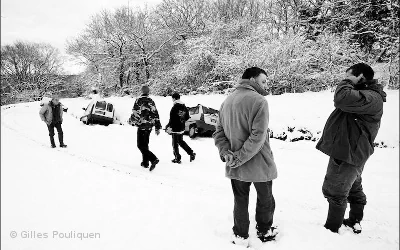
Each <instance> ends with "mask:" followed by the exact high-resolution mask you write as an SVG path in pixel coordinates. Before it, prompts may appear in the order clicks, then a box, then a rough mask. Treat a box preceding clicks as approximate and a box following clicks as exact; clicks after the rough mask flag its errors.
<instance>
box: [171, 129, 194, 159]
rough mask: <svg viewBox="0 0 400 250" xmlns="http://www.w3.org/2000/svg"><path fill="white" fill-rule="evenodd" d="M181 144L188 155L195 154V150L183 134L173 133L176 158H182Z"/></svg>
mask: <svg viewBox="0 0 400 250" xmlns="http://www.w3.org/2000/svg"><path fill="white" fill-rule="evenodd" d="M179 146H181V147H182V148H183V150H185V151H186V153H187V154H188V155H192V154H193V150H192V149H191V148H190V147H189V145H187V144H186V142H185V141H184V140H183V134H176V133H173V134H172V148H173V150H174V156H175V159H176V160H180V159H181V155H180V154H179Z"/></svg>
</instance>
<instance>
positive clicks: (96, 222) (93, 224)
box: [1, 91, 399, 250]
mask: <svg viewBox="0 0 400 250" xmlns="http://www.w3.org/2000/svg"><path fill="white" fill-rule="evenodd" d="M108 99H109V100H112V101H113V102H114V104H115V106H116V109H117V110H118V112H119V113H120V116H121V118H122V120H123V121H126V120H127V119H128V117H129V115H130V112H131V109H132V106H133V103H134V99H132V98H129V97H123V98H117V97H113V98H108ZM224 99H225V96H222V95H211V96H202V95H200V96H183V97H182V100H183V101H184V102H185V103H186V104H187V105H188V106H194V105H196V104H198V103H201V104H204V105H207V106H210V107H212V108H216V109H218V108H219V106H220V104H221V103H222V101H223V100H224ZM267 99H268V101H269V107H270V127H271V129H272V130H274V131H284V130H285V129H287V127H288V126H290V127H298V128H300V127H303V128H307V129H308V130H309V131H312V132H313V133H317V132H318V131H321V130H322V129H323V126H324V124H325V121H326V118H327V117H328V116H329V114H330V113H331V111H332V110H333V102H332V99H333V93H331V92H329V91H327V92H321V93H303V94H285V95H280V96H268V97H267ZM154 100H155V103H156V105H157V108H158V109H159V112H160V116H161V122H162V125H163V126H165V124H166V122H167V120H168V114H169V110H170V108H171V106H172V101H171V98H170V97H154ZM62 103H64V104H65V105H66V106H68V107H69V109H68V112H67V113H66V114H65V116H64V123H63V129H64V134H65V142H66V144H68V148H66V149H60V148H56V149H51V148H50V147H49V140H48V131H47V128H46V126H45V124H44V123H43V122H42V121H41V120H40V118H39V115H38V111H39V104H38V102H34V103H22V104H18V105H10V106H5V107H2V111H1V210H2V213H1V248H2V249H41V250H42V249H51V250H52V249H68V250H70V249H85V250H86V249H96V250H97V249H149V250H150V249H151V250H152V249H156V250H158V249H160V250H163V249H171V250H172V249H174V250H177V249H185V250H187V249H218V250H227V249H242V247H240V246H235V245H233V244H231V243H230V235H231V228H232V225H233V218H232V208H233V194H232V191H231V187H230V182H229V179H227V178H225V177H224V164H223V163H222V162H221V161H220V159H219V156H218V153H217V149H216V148H215V146H214V142H213V140H212V138H206V137H199V138H196V139H194V140H191V139H189V138H188V137H187V136H185V140H186V141H187V142H188V144H189V145H190V146H191V147H192V148H193V149H194V151H195V152H196V153H197V158H196V160H195V161H194V162H191V163H190V162H189V157H188V156H187V155H185V154H184V153H183V154H182V156H183V162H182V164H181V165H176V164H173V163H171V161H170V160H171V159H172V158H173V154H172V146H171V138H170V136H169V135H167V134H166V133H161V134H160V135H159V136H156V135H155V134H154V133H153V134H152V135H151V140H150V148H151V149H152V151H153V152H154V153H155V154H156V155H157V156H158V158H160V163H159V165H157V167H156V169H155V170H154V171H153V172H149V171H148V170H147V169H143V168H141V167H140V161H141V159H140V157H141V156H140V152H139V150H138V149H137V148H136V128H134V127H132V126H128V125H123V126H121V125H110V126H108V127H105V126H100V125H94V126H86V125H84V124H83V123H81V122H80V121H79V120H78V119H77V118H79V116H80V115H81V114H82V113H83V110H82V107H84V106H86V105H87V104H88V103H89V100H85V99H83V98H82V99H65V100H62ZM56 139H57V136H56ZM377 141H381V142H384V143H385V144H387V145H388V146H389V147H388V148H376V149H375V153H374V155H372V156H371V158H370V159H369V161H368V162H367V164H366V166H365V170H364V173H363V186H364V191H365V193H366V195H367V199H368V204H367V206H366V208H365V217H364V220H363V222H362V225H363V232H362V234H360V235H354V234H353V233H352V232H350V231H349V230H347V229H344V228H342V229H341V230H340V234H339V235H337V234H333V233H330V232H329V231H327V230H325V229H324V228H323V224H324V222H325V219H326V213H327V209H328V204H327V202H326V200H325V198H324V197H323V195H322V192H321V185H322V181H323V178H324V175H325V171H326V165H327V162H328V157H327V156H325V155H323V154H322V153H320V152H319V151H317V150H316V149H315V143H316V142H313V141H299V142H288V141H281V140H276V139H271V147H272V150H273V152H274V156H275V160H276V163H277V167H278V178H277V179H276V180H275V181H274V185H273V189H274V191H273V193H274V196H275V199H276V211H275V216H274V221H275V224H276V225H278V226H279V228H280V234H279V236H278V238H277V240H276V241H275V242H269V243H266V244H262V243H261V242H260V241H259V240H258V239H257V238H256V236H255V229H254V226H255V220H254V215H255V203H256V193H255V190H254V188H252V189H251V193H250V194H251V197H250V205H249V212H250V217H251V225H250V242H251V245H252V247H253V248H254V249H260V250H261V249H335V250H336V249H352V250H354V249H398V248H399V235H398V234H399V92H398V91H388V102H387V103H386V104H385V107H384V116H383V118H382V126H381V130H380V132H379V134H378V137H377ZM88 233H92V234H91V235H88ZM88 236H91V237H92V238H81V237H88ZM13 237H14V238H13Z"/></svg>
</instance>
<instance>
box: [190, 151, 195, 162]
mask: <svg viewBox="0 0 400 250" xmlns="http://www.w3.org/2000/svg"><path fill="white" fill-rule="evenodd" d="M195 158H196V153H192V154H191V155H190V162H192V161H194V159H195Z"/></svg>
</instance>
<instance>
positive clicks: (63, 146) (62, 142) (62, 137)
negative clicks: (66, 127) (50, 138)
mask: <svg viewBox="0 0 400 250" xmlns="http://www.w3.org/2000/svg"><path fill="white" fill-rule="evenodd" d="M58 141H59V142H60V147H62V148H66V147H67V145H65V144H64V134H58Z"/></svg>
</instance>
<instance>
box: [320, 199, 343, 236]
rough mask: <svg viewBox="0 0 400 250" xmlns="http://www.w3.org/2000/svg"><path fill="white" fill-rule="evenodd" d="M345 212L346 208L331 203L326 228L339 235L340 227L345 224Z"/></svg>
mask: <svg viewBox="0 0 400 250" xmlns="http://www.w3.org/2000/svg"><path fill="white" fill-rule="evenodd" d="M345 212H346V206H337V205H334V204H332V203H329V211H328V218H326V222H325V225H324V227H325V228H326V229H329V230H331V231H332V232H334V233H338V232H339V228H340V226H341V225H342V224H343V218H344V213H345Z"/></svg>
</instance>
